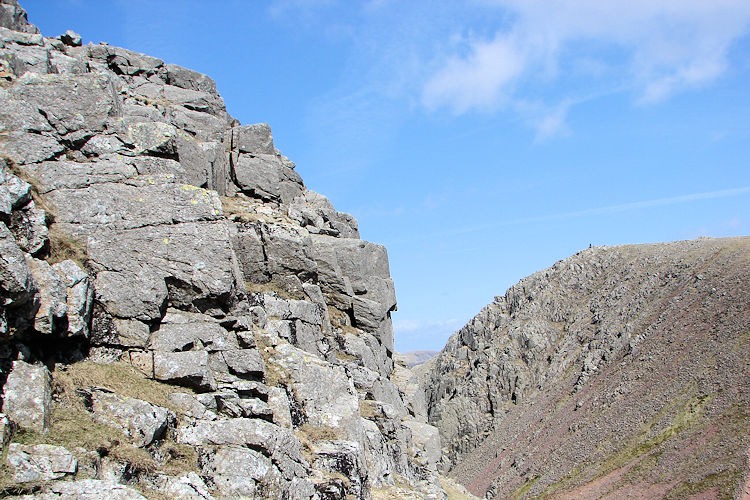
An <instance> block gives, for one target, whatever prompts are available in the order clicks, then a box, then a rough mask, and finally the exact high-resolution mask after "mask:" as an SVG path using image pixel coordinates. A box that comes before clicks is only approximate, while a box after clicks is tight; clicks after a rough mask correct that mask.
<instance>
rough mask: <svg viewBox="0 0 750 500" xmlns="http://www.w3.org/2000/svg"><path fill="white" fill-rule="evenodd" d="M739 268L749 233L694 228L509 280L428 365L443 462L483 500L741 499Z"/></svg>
mask: <svg viewBox="0 0 750 500" xmlns="http://www.w3.org/2000/svg"><path fill="white" fill-rule="evenodd" d="M749 271H750V238H727V239H710V238H705V239H699V240H695V241H683V242H674V243H663V244H650V245H633V246H621V247H601V248H597V247H594V248H590V249H587V250H584V251H581V252H579V253H577V254H576V255H574V256H572V257H570V258H568V259H565V260H562V261H560V262H558V263H556V264H555V265H554V266H552V267H551V268H549V269H546V270H544V271H540V272H538V273H536V274H533V275H531V276H529V277H528V278H525V279H523V280H521V281H520V282H519V283H518V284H516V285H514V286H513V287H511V288H510V289H509V290H508V291H507V292H506V293H505V295H503V296H499V297H496V298H495V300H494V302H493V303H491V304H489V305H488V306H486V307H485V308H484V309H483V310H482V311H481V312H480V313H479V314H478V315H477V316H476V317H474V319H472V320H471V321H470V322H469V323H468V324H467V325H466V326H464V327H463V328H462V329H461V330H459V331H458V332H457V333H455V334H454V335H453V336H452V337H451V338H450V340H449V341H448V343H447V345H446V347H445V349H444V350H443V351H442V353H441V354H440V355H439V356H438V357H437V358H436V359H435V360H434V362H433V363H432V365H431V368H430V371H429V372H428V373H427V374H426V375H425V376H426V381H425V382H424V386H425V390H426V398H427V405H428V408H429V410H428V411H429V421H430V422H431V423H432V424H433V425H436V426H437V427H438V428H439V429H440V434H441V437H442V439H443V441H442V442H443V467H444V469H445V470H446V471H450V476H451V477H453V478H456V479H458V480H460V482H461V483H462V484H464V485H466V486H467V487H468V489H469V490H470V491H471V492H472V493H474V494H478V495H480V496H486V497H487V498H510V497H513V498H519V497H523V498H530V497H534V498H536V497H550V498H604V497H607V498H621V497H626V496H628V497H642V498H687V497H690V495H693V494H698V493H702V494H705V495H706V496H701V498H730V497H732V496H733V495H736V497H741V496H742V488H743V487H744V485H745V481H746V478H743V477H744V475H745V474H746V471H747V470H748V466H747V454H746V450H747V449H748V445H749V444H750V440H749V439H748V433H747V428H748V427H747V426H748V423H749V422H750V420H749V419H750V415H749V414H748V408H750V393H748V391H747V388H748V387H749V386H750V372H748V366H750V349H749V348H748V325H750V307H748V304H750V286H749V284H750V275H748V272H749ZM691 498H692V497H691Z"/></svg>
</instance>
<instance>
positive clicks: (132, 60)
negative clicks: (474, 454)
mask: <svg viewBox="0 0 750 500" xmlns="http://www.w3.org/2000/svg"><path fill="white" fill-rule="evenodd" d="M83 42H84V41H83V40H81V37H80V36H79V35H77V34H76V33H75V32H72V31H68V32H66V33H64V34H62V35H60V36H59V37H57V38H49V37H44V36H42V35H41V34H39V32H38V30H37V29H36V28H35V27H34V26H33V25H31V24H29V23H28V22H27V17H26V13H25V12H24V11H23V9H21V8H20V6H18V4H17V3H16V2H15V0H0V64H2V66H1V67H0V77H2V80H1V81H0V130H1V131H2V134H0V249H1V250H2V251H1V252H0V256H1V257H0V299H1V302H0V343H1V344H2V346H1V347H2V349H0V368H1V369H2V377H0V383H4V388H3V390H4V393H3V399H4V401H3V410H4V412H5V414H6V415H7V417H6V418H7V419H10V420H8V422H7V424H8V425H7V426H5V427H4V428H5V429H7V430H8V431H9V434H12V433H11V432H10V431H12V430H13V429H14V428H15V427H14V424H18V425H20V426H21V427H22V428H25V429H29V430H28V432H27V431H25V430H24V431H23V432H24V434H23V439H24V440H25V441H28V442H31V443H32V444H31V445H28V446H31V448H23V449H21V448H18V446H20V444H18V443H13V444H11V446H14V448H13V455H12V457H13V458H12V459H13V461H14V462H13V463H14V464H15V466H16V468H17V469H19V470H21V469H23V471H25V472H23V474H25V475H24V476H23V477H24V479H23V481H27V479H28V478H32V476H33V478H32V479H29V480H31V481H41V482H42V483H43V484H42V485H41V487H40V488H39V489H38V490H34V491H31V497H33V498H143V497H142V496H141V493H143V495H144V496H146V497H149V496H151V495H152V493H151V492H156V491H158V492H161V493H163V492H167V493H166V494H168V495H172V496H174V497H175V498H200V499H209V498H238V497H241V496H246V497H251V498H294V499H302V498H351V497H356V498H362V499H367V498H370V497H371V495H372V492H373V491H380V490H383V488H386V489H387V488H389V487H393V486H394V485H395V484H396V482H398V484H399V485H400V487H401V488H402V489H404V488H406V489H407V490H409V491H411V492H412V493H413V495H416V496H418V497H423V498H443V497H444V493H443V492H442V490H441V488H440V483H439V482H438V476H437V470H436V467H435V459H434V451H435V442H434V439H433V437H434V433H432V432H431V431H430V429H432V428H431V427H430V426H427V425H426V424H425V423H424V412H423V411H421V410H419V409H415V407H414V405H410V404H407V403H406V402H405V400H404V393H403V392H402V390H401V389H399V387H398V386H397V385H396V384H395V382H394V380H395V377H394V363H393V355H394V352H393V328H392V325H391V318H390V313H391V312H392V311H393V310H395V308H396V296H395V291H394V286H393V282H392V280H391V278H390V272H389V269H388V256H387V253H386V250H385V248H383V247H382V246H379V245H376V244H373V243H369V242H365V241H362V240H360V239H359V231H358V226H357V221H356V220H355V219H354V218H353V217H352V216H351V215H349V214H345V213H341V212H337V211H336V210H335V209H334V207H333V205H332V204H331V202H330V201H329V200H328V199H327V198H325V196H323V195H321V194H318V193H314V192H312V191H309V190H307V189H306V187H305V185H304V183H303V181H302V179H301V177H300V176H299V174H298V173H297V171H296V170H295V165H294V163H293V162H292V161H290V160H289V159H288V158H286V157H285V156H283V155H282V154H281V153H280V152H279V151H278V150H277V149H276V148H275V146H274V143H273V137H272V134H271V130H270V127H269V126H268V125H267V124H263V123H260V124H252V125H241V124H239V122H238V121H237V120H235V119H233V118H232V117H231V116H230V115H229V114H228V113H227V111H226V109H225V106H224V102H223V100H222V98H221V97H220V96H219V94H218V93H217V91H216V85H215V83H214V82H213V80H211V78H209V77H208V76H206V75H202V74H199V73H197V72H195V71H192V70H189V69H187V68H182V67H179V66H176V65H173V64H168V63H165V62H164V61H162V60H160V59H157V58H154V57H150V56H147V55H144V54H138V53H135V52H132V51H129V50H127V49H123V48H119V47H112V46H109V45H106V44H100V45H92V44H84V43H83ZM11 369H12V370H11ZM6 378H7V381H6ZM409 419H411V420H409ZM420 422H421V423H422V424H423V425H424V426H425V427H420V426H419V425H418V423H420ZM412 436H414V439H413V438H412ZM12 439H20V437H18V436H16V437H11V439H10V440H11V441H12ZM48 441H49V442H53V441H54V442H55V443H64V444H65V449H66V450H68V452H69V453H70V454H71V456H72V457H74V459H75V460H76V462H72V461H70V463H77V467H72V466H70V463H68V465H66V466H64V467H63V466H58V465H55V464H56V463H57V462H59V461H60V459H59V457H58V455H59V456H63V455H64V456H65V457H67V456H68V455H65V454H64V453H62V452H60V453H58V451H59V450H57V448H55V449H54V450H53V451H54V453H53V451H50V449H47V448H44V446H46V444H45V443H46V442H48ZM4 442H7V441H4ZM24 446H27V445H24ZM39 447H42V448H39ZM61 449H63V448H61ZM438 449H439V448H438ZM55 450H57V451H55ZM42 452H44V453H42ZM61 453H62V454H61ZM35 457H36V458H35ZM45 457H46V458H45ZM55 457H58V458H55ZM53 459H54V460H53ZM48 462H49V463H48ZM53 462H54V464H53ZM33 463H36V464H37V465H36V466H33ZM66 463H67V462H66ZM29 464H32V465H29ZM40 464H41V465H40ZM50 464H52V465H50ZM35 467H36V468H35ZM19 474H21V472H19ZM63 475H65V476H66V479H69V480H66V481H62V479H63ZM67 476H70V477H67ZM19 478H20V476H19ZM17 482H18V483H19V484H20V482H21V479H18V480H17ZM136 490H137V491H136ZM14 491H15V490H14ZM138 492H141V493H138ZM161 493H160V494H161ZM153 495H156V493H153ZM159 498H162V497H159Z"/></svg>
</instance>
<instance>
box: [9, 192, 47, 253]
mask: <svg viewBox="0 0 750 500" xmlns="http://www.w3.org/2000/svg"><path fill="white" fill-rule="evenodd" d="M8 229H10V231H11V232H12V233H13V237H14V238H15V239H16V243H18V246H19V247H20V248H21V250H23V251H24V252H26V253H30V254H32V255H36V254H38V253H40V252H41V251H42V250H43V249H45V248H46V247H47V242H48V240H49V231H48V230H47V222H46V214H45V212H44V210H41V209H38V208H36V205H35V204H34V202H33V201H30V202H29V203H28V204H27V205H26V206H25V207H23V208H21V209H19V210H15V211H14V212H13V213H12V214H11V217H10V226H9V228H8Z"/></svg>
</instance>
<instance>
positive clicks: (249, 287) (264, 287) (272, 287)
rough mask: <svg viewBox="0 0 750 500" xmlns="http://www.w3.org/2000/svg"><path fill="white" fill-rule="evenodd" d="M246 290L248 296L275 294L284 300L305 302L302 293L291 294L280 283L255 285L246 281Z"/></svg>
mask: <svg viewBox="0 0 750 500" xmlns="http://www.w3.org/2000/svg"><path fill="white" fill-rule="evenodd" d="M245 290H246V291H247V293H248V294H253V293H275V294H277V295H278V296H279V297H280V298H282V299H284V300H304V298H305V297H304V295H302V293H301V292H300V293H294V292H290V291H289V290H286V289H284V288H282V287H281V285H279V284H278V283H275V282H273V281H269V282H267V283H254V282H252V281H245Z"/></svg>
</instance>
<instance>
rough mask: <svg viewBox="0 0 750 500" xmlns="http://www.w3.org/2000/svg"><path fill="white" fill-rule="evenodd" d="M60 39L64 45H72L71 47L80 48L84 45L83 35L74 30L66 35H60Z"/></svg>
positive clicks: (68, 31)
mask: <svg viewBox="0 0 750 500" xmlns="http://www.w3.org/2000/svg"><path fill="white" fill-rule="evenodd" d="M59 38H60V41H61V42H62V43H64V44H65V45H70V46H71V47H80V46H81V44H82V41H81V35H79V34H78V33H76V32H75V31H73V30H67V31H66V32H65V33H63V34H62V35H60V36H59Z"/></svg>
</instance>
